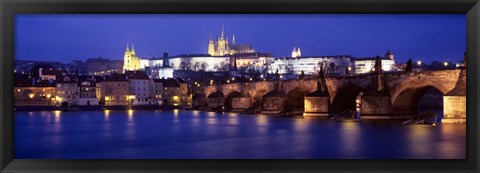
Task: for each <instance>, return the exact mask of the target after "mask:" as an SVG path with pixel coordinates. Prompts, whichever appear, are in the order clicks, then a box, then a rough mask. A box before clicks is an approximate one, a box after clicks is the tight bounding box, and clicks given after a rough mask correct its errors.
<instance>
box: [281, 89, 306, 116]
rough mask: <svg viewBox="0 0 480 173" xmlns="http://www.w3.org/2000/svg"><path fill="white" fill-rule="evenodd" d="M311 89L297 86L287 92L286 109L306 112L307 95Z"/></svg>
mask: <svg viewBox="0 0 480 173" xmlns="http://www.w3.org/2000/svg"><path fill="white" fill-rule="evenodd" d="M309 93H310V91H309V90H308V89H306V88H304V87H299V86H297V87H295V88H293V89H292V90H290V91H289V92H288V94H287V98H286V99H287V101H286V105H285V110H286V111H288V112H302V113H303V112H304V109H305V105H304V104H305V96H306V95H307V94H309Z"/></svg>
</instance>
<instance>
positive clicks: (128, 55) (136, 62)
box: [123, 43, 140, 72]
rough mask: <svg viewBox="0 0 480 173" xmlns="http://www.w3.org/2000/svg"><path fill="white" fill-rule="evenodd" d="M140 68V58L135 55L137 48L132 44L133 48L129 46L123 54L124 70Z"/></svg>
mask: <svg viewBox="0 0 480 173" xmlns="http://www.w3.org/2000/svg"><path fill="white" fill-rule="evenodd" d="M139 69H140V59H139V58H138V57H137V56H136V55H135V48H134V45H133V44H132V50H130V49H129V48H128V43H127V48H126V50H125V54H124V55H123V72H125V71H134V70H139Z"/></svg>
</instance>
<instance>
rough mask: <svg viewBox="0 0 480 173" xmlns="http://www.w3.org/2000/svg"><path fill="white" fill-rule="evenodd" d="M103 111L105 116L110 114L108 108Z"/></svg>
mask: <svg viewBox="0 0 480 173" xmlns="http://www.w3.org/2000/svg"><path fill="white" fill-rule="evenodd" d="M103 112H104V113H105V116H107V117H108V116H109V115H110V110H108V109H105V111H103Z"/></svg>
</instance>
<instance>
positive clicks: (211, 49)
mask: <svg viewBox="0 0 480 173" xmlns="http://www.w3.org/2000/svg"><path fill="white" fill-rule="evenodd" d="M208 54H210V55H212V56H215V44H214V43H213V39H212V35H210V42H208Z"/></svg>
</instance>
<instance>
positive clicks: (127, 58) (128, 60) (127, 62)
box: [123, 43, 132, 72]
mask: <svg viewBox="0 0 480 173" xmlns="http://www.w3.org/2000/svg"><path fill="white" fill-rule="evenodd" d="M131 63H132V56H131V55H130V50H129V49H128V43H127V48H126V50H125V55H123V72H125V71H127V70H128V69H130V68H131V67H130V66H131Z"/></svg>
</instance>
